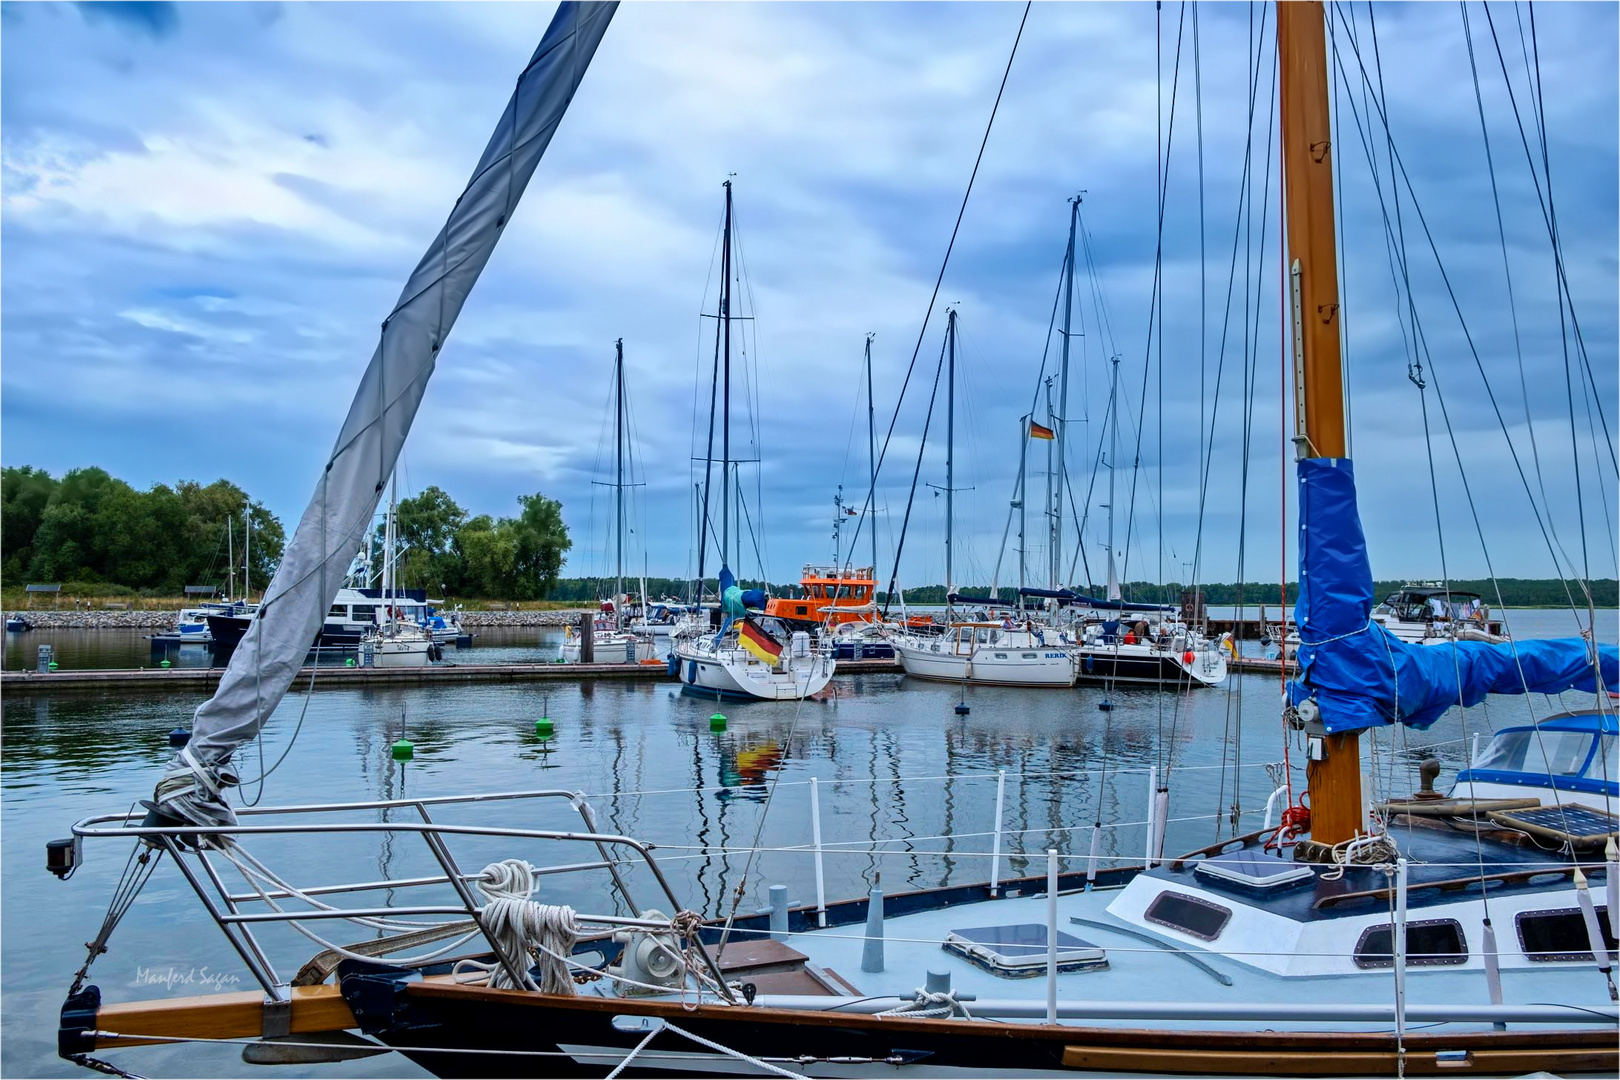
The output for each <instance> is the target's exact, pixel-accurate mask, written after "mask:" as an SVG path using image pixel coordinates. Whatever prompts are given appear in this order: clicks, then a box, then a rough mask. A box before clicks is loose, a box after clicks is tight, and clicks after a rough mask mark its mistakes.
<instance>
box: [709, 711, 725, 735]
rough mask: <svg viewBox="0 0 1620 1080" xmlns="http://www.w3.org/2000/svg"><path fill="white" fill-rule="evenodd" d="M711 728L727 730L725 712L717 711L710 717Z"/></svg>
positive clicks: (712, 729)
mask: <svg viewBox="0 0 1620 1080" xmlns="http://www.w3.org/2000/svg"><path fill="white" fill-rule="evenodd" d="M709 730H710V731H724V730H726V714H725V713H715V714H714V715H713V716H711V717H709Z"/></svg>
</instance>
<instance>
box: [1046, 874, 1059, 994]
mask: <svg viewBox="0 0 1620 1080" xmlns="http://www.w3.org/2000/svg"><path fill="white" fill-rule="evenodd" d="M1057 894H1058V854H1057V848H1047V849H1046V1022H1047V1023H1048V1024H1055V1023H1057V936H1058V929H1057Z"/></svg>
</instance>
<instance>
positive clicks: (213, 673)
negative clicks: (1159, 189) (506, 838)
mask: <svg viewBox="0 0 1620 1080" xmlns="http://www.w3.org/2000/svg"><path fill="white" fill-rule="evenodd" d="M1292 667H1293V665H1292V664H1290V665H1289V668H1290V671H1291V670H1292ZM1228 668H1229V670H1231V671H1232V672H1234V673H1242V674H1253V675H1271V676H1273V677H1277V678H1280V677H1281V676H1282V663H1281V662H1280V661H1277V660H1264V659H1260V658H1258V657H1247V656H1246V657H1241V658H1239V659H1237V660H1233V661H1229V662H1228ZM310 670H311V669H309V668H307V667H306V668H304V669H303V670H302V671H301V672H300V673H299V676H298V680H296V681H295V682H294V684H293V687H294V689H297V688H299V687H301V686H307V685H309V676H310ZM224 672H225V669H224V668H222V667H216V668H133V669H123V670H91V671H60V670H58V671H52V672H36V671H7V672H5V673H4V675H3V678H0V693H3V694H5V695H7V696H9V695H11V694H54V693H64V692H74V691H87V690H126V689H128V690H202V691H207V692H209V693H212V692H213V691H214V689H215V687H217V686H218V685H219V679H220V676H221V675H223V674H224ZM900 673H901V671H900V665H899V664H898V663H897V662H895V661H893V660H840V661H838V668H837V671H836V672H835V675H838V676H852V675H898V674H900ZM562 679H566V680H571V681H572V680H584V679H648V680H654V681H668V682H674V681H676V680H675V677H674V676H673V675H671V674H670V673H669V668H668V666H667V665H665V664H663V663H657V664H431V665H429V666H427V667H419V668H375V667H373V668H366V667H337V666H332V667H322V668H320V669H318V671H317V672H316V674H315V686H316V687H317V688H318V689H332V688H351V687H356V686H422V685H443V684H455V683H511V682H541V681H548V680H562ZM1081 685H1082V686H1084V685H1087V684H1085V683H1082V684H1081Z"/></svg>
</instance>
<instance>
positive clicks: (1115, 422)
mask: <svg viewBox="0 0 1620 1080" xmlns="http://www.w3.org/2000/svg"><path fill="white" fill-rule="evenodd" d="M1118 458H1119V357H1117V356H1115V357H1112V358H1111V359H1110V360H1109V374H1108V599H1110V600H1118V599H1119V596H1120V594H1119V571H1118V569H1116V567H1115V566H1114V473H1115V472H1116V471H1117V470H1116V468H1115V463H1116V462H1117V461H1118Z"/></svg>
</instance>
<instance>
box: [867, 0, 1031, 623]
mask: <svg viewBox="0 0 1620 1080" xmlns="http://www.w3.org/2000/svg"><path fill="white" fill-rule="evenodd" d="M1033 5H1034V0H1025V3H1024V14H1023V16H1022V17H1020V19H1019V20H1018V33H1017V35H1016V36H1014V38H1013V44H1012V50H1011V51H1010V52H1009V53H1008V54H1007V67H1006V69H1005V70H1004V71H1003V72H1002V73H1001V85H1000V87H998V88H997V90H996V100H995V104H994V105H992V106H991V107H990V119H989V120H988V121H986V122H985V125H984V137H983V138H982V139H980V140H979V152H978V155H977V156H976V157H975V158H974V159H973V171H972V172H971V173H970V174H969V175H968V183H967V190H966V191H964V192H963V193H962V205H961V206H960V207H959V208H958V209H957V211H956V223H955V224H954V225H953V226H951V239H950V242H949V243H948V244H946V245H945V257H944V258H943V259H941V260H940V264H939V274H938V275H937V276H936V277H935V278H934V291H933V293H932V294H931V295H930V296H929V298H928V310H927V311H925V312H924V313H923V321H922V326H921V327H919V328H918V330H917V343H916V345H914V346H913V347H912V350H911V362H910V364H908V365H907V366H906V376H905V378H904V379H903V380H902V381H901V383H900V394H899V397H897V398H896V399H895V403H894V414H893V415H892V416H891V417H890V418H889V430H888V431H887V432H885V433H884V436H883V449H882V451H881V452H880V453H879V454H878V459H877V464H876V466H875V467H874V468H873V469H872V474H873V482H872V483H871V484H870V485H869V486H868V487H867V491H866V503H865V505H864V506H863V508H862V513H861V516H860V518H859V519H857V520H856V522H855V534H854V536H853V537H851V538H850V543H851V545H854V544H857V543H858V542H859V541H860V536H861V527H862V526H863V525H864V524H865V522H866V520H867V519H868V518H869V517H870V516H871V511H872V509H873V504H874V503H875V502H876V499H877V482H876V477H877V475H878V474H879V473H880V472H882V470H883V462H884V460H885V459H886V458H887V457H888V454H889V440H890V439H892V438H893V437H894V429H895V425H896V424H897V423H898V422H899V420H900V406H901V405H902V404H904V402H905V399H906V389H907V388H908V387H909V386H910V385H911V376H912V373H913V371H914V369H915V368H916V366H917V357H918V355H919V354H920V353H921V352H922V343H923V338H924V337H925V336H926V335H927V333H928V322H929V320H930V319H931V318H932V317H933V314H934V305H935V304H936V303H937V302H938V301H939V290H940V286H941V285H942V284H943V283H944V281H945V269H946V267H948V266H949V265H950V263H951V252H952V251H954V250H955V249H956V236H957V233H958V232H960V231H961V228H962V218H963V216H964V215H965V214H966V213H967V204H968V198H969V197H970V196H971V195H972V194H973V183H974V181H975V180H977V179H978V176H979V165H980V163H981V162H983V161H984V150H985V147H986V146H988V145H989V143H990V132H991V130H992V129H993V128H994V127H995V123H996V113H998V112H999V111H1000V110H1001V97H1002V95H1003V94H1004V93H1005V92H1006V90H1007V78H1008V76H1010V75H1011V74H1012V66H1013V60H1014V58H1016V57H1017V56H1018V43H1019V42H1020V41H1022V40H1023V39H1024V26H1025V24H1026V23H1028V22H1029V9H1030V8H1031V7H1032V6H1033ZM904 539H905V532H904V530H902V531H901V541H902V542H903V541H904ZM899 574H900V556H899V552H898V550H896V553H895V571H894V576H893V577H892V578H891V579H890V584H889V597H890V599H889V600H886V601H885V603H884V614H885V615H887V613H888V608H889V604H890V603H892V597H893V595H894V584H895V582H896V581H897V580H898V579H899Z"/></svg>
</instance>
